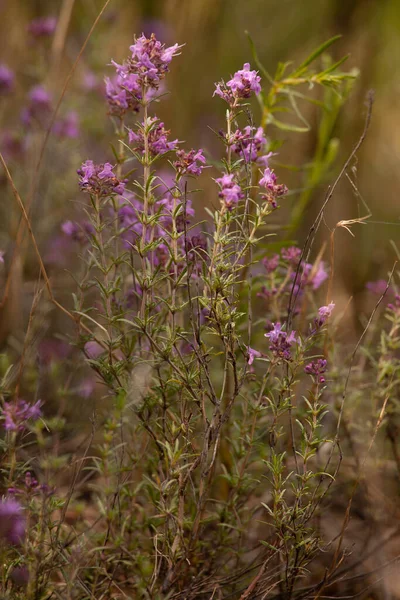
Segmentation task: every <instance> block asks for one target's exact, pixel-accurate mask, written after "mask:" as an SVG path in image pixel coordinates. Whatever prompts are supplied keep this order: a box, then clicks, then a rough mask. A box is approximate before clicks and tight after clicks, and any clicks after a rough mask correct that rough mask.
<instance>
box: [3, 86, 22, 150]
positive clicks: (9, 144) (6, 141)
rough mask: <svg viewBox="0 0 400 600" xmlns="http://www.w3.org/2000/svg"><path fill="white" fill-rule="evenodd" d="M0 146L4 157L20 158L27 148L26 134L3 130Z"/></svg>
mask: <svg viewBox="0 0 400 600" xmlns="http://www.w3.org/2000/svg"><path fill="white" fill-rule="evenodd" d="M0 87H1V86H0ZM0 93H1V90H0ZM1 148H2V153H3V155H4V156H5V157H7V158H12V159H20V158H22V157H23V155H24V154H25V152H26V149H27V139H26V136H23V135H20V134H19V133H17V132H16V131H10V130H5V131H3V133H2V135H1Z"/></svg>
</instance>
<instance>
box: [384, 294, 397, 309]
mask: <svg viewBox="0 0 400 600" xmlns="http://www.w3.org/2000/svg"><path fill="white" fill-rule="evenodd" d="M387 307H388V309H389V310H391V311H393V312H398V310H399V308H400V294H395V297H394V302H390V303H389V304H388V305H387Z"/></svg>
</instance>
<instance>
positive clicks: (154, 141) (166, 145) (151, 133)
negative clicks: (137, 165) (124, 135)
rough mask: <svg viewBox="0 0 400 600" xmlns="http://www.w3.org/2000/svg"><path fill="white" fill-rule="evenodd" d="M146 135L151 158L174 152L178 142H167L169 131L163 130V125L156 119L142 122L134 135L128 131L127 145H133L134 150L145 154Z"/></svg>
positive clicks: (150, 118)
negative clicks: (145, 133) (145, 135)
mask: <svg viewBox="0 0 400 600" xmlns="http://www.w3.org/2000/svg"><path fill="white" fill-rule="evenodd" d="M145 131H146V132H147V135H148V144H149V152H150V154H151V155H152V156H160V155H162V154H166V153H167V152H170V151H171V150H176V148H177V146H178V140H174V141H173V142H169V141H168V135H169V133H170V132H169V131H168V130H167V129H165V128H164V123H162V122H161V121H159V119H158V118H157V117H148V119H147V122H144V123H143V124H142V126H141V127H140V129H139V132H138V133H135V132H134V131H132V130H131V129H128V136H129V143H130V144H133V145H134V148H133V149H134V150H136V151H140V152H142V154H143V155H144V153H145V143H144V132H145Z"/></svg>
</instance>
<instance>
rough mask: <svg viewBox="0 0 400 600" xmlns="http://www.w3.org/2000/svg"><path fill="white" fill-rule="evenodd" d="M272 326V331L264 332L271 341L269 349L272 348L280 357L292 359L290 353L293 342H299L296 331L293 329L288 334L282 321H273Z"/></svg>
mask: <svg viewBox="0 0 400 600" xmlns="http://www.w3.org/2000/svg"><path fill="white" fill-rule="evenodd" d="M272 327H273V329H272V331H270V332H269V333H265V334H264V335H265V337H266V338H269V341H270V342H271V345H270V347H269V349H270V350H272V352H273V353H274V354H275V356H277V357H278V358H283V359H284V360H292V356H291V353H290V351H291V347H292V346H293V344H295V343H298V339H297V338H296V334H295V332H294V331H291V332H290V333H289V334H288V333H287V332H286V331H282V325H281V324H280V323H272Z"/></svg>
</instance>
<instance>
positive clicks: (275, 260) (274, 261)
mask: <svg viewBox="0 0 400 600" xmlns="http://www.w3.org/2000/svg"><path fill="white" fill-rule="evenodd" d="M262 264H263V265H264V267H265V268H266V270H267V273H273V272H274V271H276V269H277V267H278V265H279V254H274V256H273V257H272V258H263V259H262Z"/></svg>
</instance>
